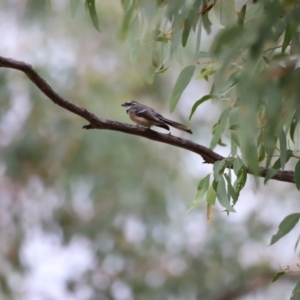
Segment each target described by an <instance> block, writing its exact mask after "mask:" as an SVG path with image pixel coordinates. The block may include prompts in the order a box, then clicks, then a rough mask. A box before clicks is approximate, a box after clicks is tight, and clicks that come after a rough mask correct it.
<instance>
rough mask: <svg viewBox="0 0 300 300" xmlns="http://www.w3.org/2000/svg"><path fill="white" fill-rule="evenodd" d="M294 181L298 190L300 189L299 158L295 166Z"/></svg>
mask: <svg viewBox="0 0 300 300" xmlns="http://www.w3.org/2000/svg"><path fill="white" fill-rule="evenodd" d="M295 183H296V187H297V189H298V191H299V190H300V160H298V162H297V164H296V167H295Z"/></svg>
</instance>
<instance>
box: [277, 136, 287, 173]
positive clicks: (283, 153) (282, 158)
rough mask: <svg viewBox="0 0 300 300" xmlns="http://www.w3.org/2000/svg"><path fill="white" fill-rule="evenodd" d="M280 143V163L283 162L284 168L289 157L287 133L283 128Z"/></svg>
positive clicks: (282, 166)
mask: <svg viewBox="0 0 300 300" xmlns="http://www.w3.org/2000/svg"><path fill="white" fill-rule="evenodd" d="M279 144H280V163H281V168H282V170H283V169H284V167H285V164H286V159H287V149H286V135H285V132H284V131H283V130H281V132H280V134H279Z"/></svg>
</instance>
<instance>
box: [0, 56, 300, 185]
mask: <svg viewBox="0 0 300 300" xmlns="http://www.w3.org/2000/svg"><path fill="white" fill-rule="evenodd" d="M0 67H3V68H9V69H15V70H19V71H21V72H23V73H25V74H26V76H27V77H28V78H29V79H30V80H31V81H32V82H33V83H34V84H35V85H36V86H37V87H38V88H39V89H40V90H41V91H42V92H43V93H44V94H45V95H46V96H47V97H48V98H49V99H50V100H51V101H53V102H54V103H55V104H57V105H59V106H61V107H63V108H64V109H66V110H68V111H70V112H72V113H74V114H76V115H78V116H80V117H82V118H84V119H85V120H87V121H88V122H89V125H86V126H83V128H85V129H106V130H114V131H120V132H124V133H127V134H132V135H137V136H141V137H144V138H147V139H150V140H153V141H157V142H161V143H165V144H169V145H172V146H175V147H179V148H183V149H186V150H188V151H191V152H194V153H196V154H199V155H200V156H202V158H203V159H204V161H205V163H210V164H213V163H215V162H216V161H218V160H223V159H225V157H223V156H221V155H219V154H217V153H216V152H214V151H212V150H210V149H208V148H206V147H204V146H202V145H199V144H196V143H194V142H192V141H190V140H186V139H182V138H179V137H176V136H172V135H170V134H162V133H159V132H156V131H152V130H149V129H145V128H142V127H138V126H133V125H129V124H124V123H121V122H116V121H111V120H107V119H102V118H98V117H97V116H95V115H94V114H92V113H91V112H89V111H88V110H86V109H84V108H82V107H80V106H78V105H75V104H74V103H72V102H70V101H68V100H66V99H65V98H64V97H62V96H60V95H59V94H57V93H56V92H55V91H54V90H53V89H52V88H51V86H50V85H49V84H48V83H47V82H46V81H45V80H44V79H43V78H42V77H41V76H40V75H39V74H38V73H37V72H36V71H35V70H34V69H33V68H32V66H31V65H29V64H27V63H24V62H22V61H17V60H14V59H10V58H5V57H2V56H0ZM268 170H269V169H267V168H263V167H261V168H260V173H259V176H260V177H266V174H267V173H268ZM248 173H249V174H252V173H251V171H250V170H248ZM272 179H275V180H279V181H284V182H291V183H294V182H295V181H294V172H293V171H284V170H280V171H278V173H277V174H276V175H275V176H274V177H273V178H272Z"/></svg>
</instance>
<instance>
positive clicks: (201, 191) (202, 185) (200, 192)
mask: <svg viewBox="0 0 300 300" xmlns="http://www.w3.org/2000/svg"><path fill="white" fill-rule="evenodd" d="M209 177H210V174H208V175H207V176H205V177H204V178H202V179H201V180H200V182H199V184H198V188H197V194H196V197H195V199H194V200H193V202H192V204H191V205H190V207H189V209H188V211H191V210H192V209H194V208H195V206H196V205H197V204H198V203H199V202H200V200H201V199H202V198H203V197H204V195H205V193H206V192H207V190H208V187H209Z"/></svg>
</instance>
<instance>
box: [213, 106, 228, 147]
mask: <svg viewBox="0 0 300 300" xmlns="http://www.w3.org/2000/svg"><path fill="white" fill-rule="evenodd" d="M230 110H231V108H230V107H228V108H226V109H225V110H224V111H223V113H222V114H221V116H220V119H219V121H218V124H217V126H216V128H215V131H214V134H213V138H212V140H211V142H210V149H212V150H213V149H214V148H215V147H216V146H217V144H218V142H219V140H220V138H221V135H222V133H223V131H224V129H225V125H226V122H227V120H228V116H229V113H230Z"/></svg>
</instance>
